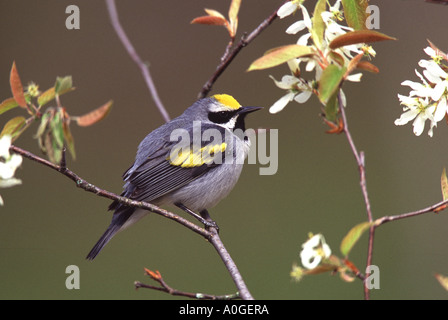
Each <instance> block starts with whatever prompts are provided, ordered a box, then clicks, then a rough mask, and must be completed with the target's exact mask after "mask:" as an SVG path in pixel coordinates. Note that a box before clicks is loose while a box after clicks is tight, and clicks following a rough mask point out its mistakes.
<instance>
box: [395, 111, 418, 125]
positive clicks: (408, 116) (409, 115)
mask: <svg viewBox="0 0 448 320" xmlns="http://www.w3.org/2000/svg"><path fill="white" fill-rule="evenodd" d="M418 114H419V112H418V110H417V109H412V110H409V111H406V112H405V113H403V114H402V115H401V116H400V118H398V119H397V120H395V122H394V123H395V125H396V126H402V125H405V124H407V123H408V122H409V121H411V120H413V119H414V118H415V117H416V116H417V115H418Z"/></svg>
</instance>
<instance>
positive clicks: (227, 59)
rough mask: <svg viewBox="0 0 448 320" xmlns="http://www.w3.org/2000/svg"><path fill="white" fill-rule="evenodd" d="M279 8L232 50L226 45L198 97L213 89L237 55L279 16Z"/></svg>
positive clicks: (202, 96) (245, 35)
mask: <svg viewBox="0 0 448 320" xmlns="http://www.w3.org/2000/svg"><path fill="white" fill-rule="evenodd" d="M277 11H278V9H277V10H275V11H274V12H273V13H272V14H271V15H270V16H269V17H267V18H266V19H265V20H264V21H263V22H262V23H260V25H259V26H258V27H256V28H255V29H254V30H253V31H252V32H251V33H250V34H249V35H247V34H244V35H243V36H242V37H241V40H240V41H239V42H238V44H237V45H236V46H235V47H234V48H233V49H232V50H230V46H227V47H226V50H225V52H224V55H223V56H222V57H221V63H220V64H219V65H218V67H217V68H216V70H215V72H214V73H213V74H212V76H211V77H210V79H209V80H208V81H207V82H206V83H205V84H204V85H203V86H202V89H201V92H199V94H198V98H199V99H201V98H204V97H205V96H206V95H207V94H208V93H209V92H210V90H211V89H212V86H213V84H214V83H215V82H216V80H217V79H218V78H219V76H220V75H221V74H222V73H223V72H224V70H226V69H227V67H228V66H229V64H230V63H231V62H232V61H233V59H234V58H235V57H236V55H237V54H238V53H239V52H240V51H241V49H243V48H244V47H245V46H247V45H248V44H249V43H251V42H252V40H254V39H255V38H256V37H257V36H258V35H259V34H260V33H261V32H262V31H263V30H264V29H266V28H267V27H268V26H269V25H270V24H271V23H272V22H273V21H274V20H275V18H277Z"/></svg>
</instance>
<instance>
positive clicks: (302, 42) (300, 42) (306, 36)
mask: <svg viewBox="0 0 448 320" xmlns="http://www.w3.org/2000/svg"><path fill="white" fill-rule="evenodd" d="M310 38H311V33H305V34H304V35H302V36H301V37H300V38H299V40H297V44H298V45H301V46H306V45H308V40H309V39H310Z"/></svg>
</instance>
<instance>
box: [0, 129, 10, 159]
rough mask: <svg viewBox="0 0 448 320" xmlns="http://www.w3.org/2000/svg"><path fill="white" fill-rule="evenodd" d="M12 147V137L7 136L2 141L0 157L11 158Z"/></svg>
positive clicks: (0, 141)
mask: <svg viewBox="0 0 448 320" xmlns="http://www.w3.org/2000/svg"><path fill="white" fill-rule="evenodd" d="M10 146H11V136H8V135H5V136H3V137H2V138H1V139H0V157H3V158H6V159H7V158H9V147H10Z"/></svg>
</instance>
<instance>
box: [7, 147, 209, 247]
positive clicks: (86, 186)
mask: <svg viewBox="0 0 448 320" xmlns="http://www.w3.org/2000/svg"><path fill="white" fill-rule="evenodd" d="M9 150H10V151H12V152H14V153H17V154H20V155H22V156H23V157H25V158H27V159H30V160H33V161H35V162H37V163H40V164H42V165H45V166H47V167H49V168H51V169H53V170H56V171H58V172H60V173H61V174H63V175H64V176H66V177H68V178H70V179H71V180H73V181H74V182H75V183H76V186H77V187H78V188H81V189H83V190H85V191H88V192H92V193H94V194H96V195H98V196H100V197H104V198H108V199H111V200H116V201H118V202H120V203H122V204H125V205H127V206H129V207H136V208H141V209H145V210H148V211H151V212H154V213H156V214H159V215H162V216H164V217H165V218H168V219H170V220H173V221H176V222H177V223H180V224H181V225H183V226H184V227H187V228H188V229H190V230H192V231H194V232H196V233H197V234H199V235H201V236H203V237H204V238H206V239H210V238H211V237H212V236H213V235H212V233H211V232H209V231H207V230H205V229H203V228H200V227H198V226H197V225H196V224H194V223H192V222H190V221H188V220H186V219H184V218H182V217H181V216H178V215H177V214H174V213H172V212H169V211H167V210H164V209H162V208H159V207H157V206H155V205H153V204H151V203H148V202H144V201H135V200H131V199H129V198H126V197H122V196H119V195H116V194H115V193H112V192H109V191H107V190H104V189H101V188H99V187H97V186H95V185H93V184H91V183H89V182H88V181H86V180H84V179H82V178H81V177H80V176H78V175H77V174H76V173H74V172H73V171H71V170H70V169H68V168H67V167H66V166H59V165H56V164H54V163H52V162H50V161H48V160H46V159H43V158H41V157H39V156H36V155H35V154H33V153H31V152H29V151H26V150H23V149H21V148H19V147H17V146H14V145H11V147H10V148H9Z"/></svg>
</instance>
